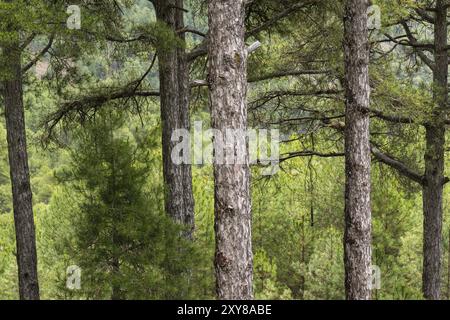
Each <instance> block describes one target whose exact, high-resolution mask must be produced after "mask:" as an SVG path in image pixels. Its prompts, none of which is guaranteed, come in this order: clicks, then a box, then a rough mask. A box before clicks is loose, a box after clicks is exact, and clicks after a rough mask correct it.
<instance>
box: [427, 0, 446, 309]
mask: <svg viewBox="0 0 450 320" xmlns="http://www.w3.org/2000/svg"><path fill="white" fill-rule="evenodd" d="M435 19H436V20H435V34H434V41H435V54H434V55H435V62H436V63H435V67H434V72H433V74H434V100H435V109H434V110H433V115H432V119H431V121H429V123H427V125H426V126H425V129H426V151H425V179H424V186H423V213H424V222H423V237H424V239H423V274H422V287H423V294H424V297H425V298H426V299H431V300H437V299H439V297H440V282H441V256H442V192H443V185H444V148H445V124H444V123H443V120H444V119H445V117H444V115H445V111H446V109H447V103H448V98H447V97H448V93H447V86H448V55H447V54H448V53H447V7H446V4H445V1H442V0H438V1H437V2H436V15H435Z"/></svg>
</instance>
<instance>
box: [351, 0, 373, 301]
mask: <svg viewBox="0 0 450 320" xmlns="http://www.w3.org/2000/svg"><path fill="white" fill-rule="evenodd" d="M367 8H368V1H367V0H347V3H346V6H345V16H344V28H345V30H344V51H345V52H344V53H345V80H346V122H345V124H346V125H345V174H346V181H345V236H344V252H345V254H344V262H345V293H346V298H347V299H349V300H368V299H370V296H371V294H370V280H371V256H372V250H371V208H370V162H371V158H370V157H371V155H370V144H369V112H368V108H369V98H370V86H369V43H368V26H367V22H368V21H367V20H368V17H367Z"/></svg>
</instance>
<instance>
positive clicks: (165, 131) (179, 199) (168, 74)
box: [154, 0, 194, 238]
mask: <svg viewBox="0 0 450 320" xmlns="http://www.w3.org/2000/svg"><path fill="white" fill-rule="evenodd" d="M154 5H155V10H156V15H157V18H158V20H160V21H162V22H164V23H165V24H166V25H167V26H168V27H169V28H170V29H171V30H172V31H173V32H174V33H175V32H177V31H178V30H181V29H183V27H184V18H183V11H182V10H181V8H183V0H156V1H154ZM179 37H180V38H181V40H184V34H180V35H179ZM158 60H159V76H160V92H161V121H162V154H163V174H164V184H165V207H166V212H167V214H168V215H169V216H170V217H172V218H173V219H174V220H175V221H176V222H179V223H181V224H184V225H185V226H186V227H187V231H186V237H187V238H192V236H193V232H194V197H193V194H192V172H191V165H190V164H181V165H176V164H174V163H173V161H172V159H171V155H172V150H173V148H174V146H175V145H176V144H177V142H172V141H171V138H172V133H173V132H174V131H175V130H176V129H186V130H190V117H189V95H190V86H189V67H188V63H187V60H186V54H185V49H184V48H182V47H180V46H178V47H176V48H171V49H167V48H160V49H159V50H158Z"/></svg>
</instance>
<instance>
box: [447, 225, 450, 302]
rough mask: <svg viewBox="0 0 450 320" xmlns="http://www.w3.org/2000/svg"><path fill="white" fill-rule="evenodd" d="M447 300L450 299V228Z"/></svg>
mask: <svg viewBox="0 0 450 320" xmlns="http://www.w3.org/2000/svg"><path fill="white" fill-rule="evenodd" d="M447 300H450V229H449V230H448V251H447Z"/></svg>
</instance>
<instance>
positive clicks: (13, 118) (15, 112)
mask: <svg viewBox="0 0 450 320" xmlns="http://www.w3.org/2000/svg"><path fill="white" fill-rule="evenodd" d="M4 54H5V57H6V61H8V62H9V63H10V66H11V67H10V68H8V73H9V74H8V75H7V77H8V79H7V80H5V81H4V83H3V87H4V98H5V118H6V131H7V140H8V155H9V166H10V175H11V185H12V194H13V208H14V225H15V231H16V247H17V266H18V271H19V295H20V299H22V300H39V284H38V274H37V255H36V237H35V226H34V217H33V206H32V193H31V186H30V172H29V168H28V154H27V142H26V131H25V116H24V106H23V93H22V71H21V69H22V68H21V55H20V49H19V45H18V44H14V45H11V46H8V47H6V48H4Z"/></svg>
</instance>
